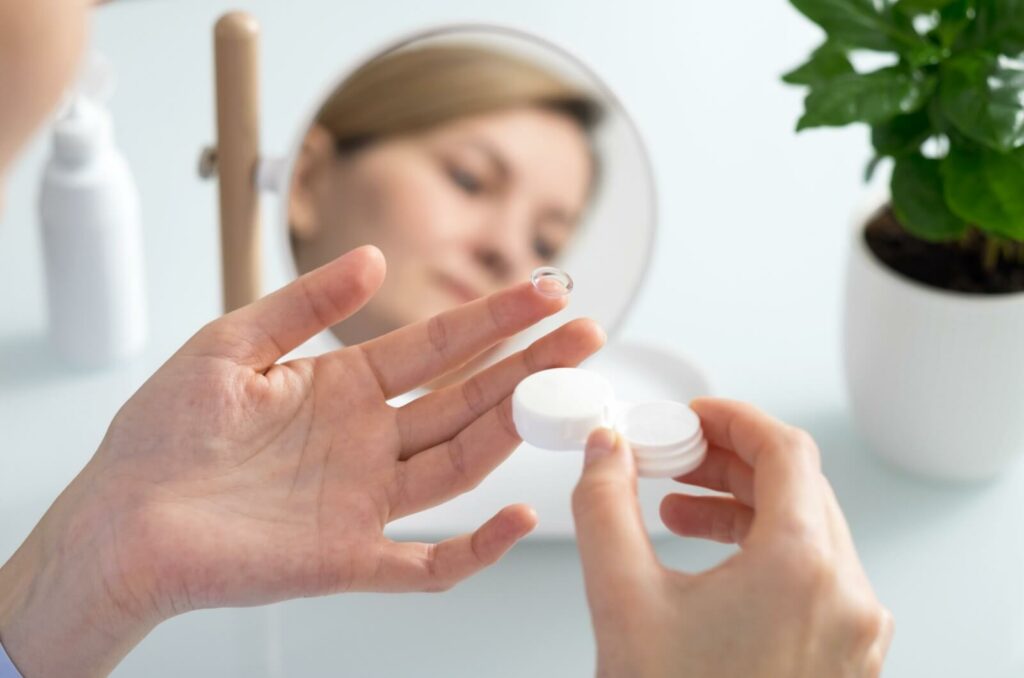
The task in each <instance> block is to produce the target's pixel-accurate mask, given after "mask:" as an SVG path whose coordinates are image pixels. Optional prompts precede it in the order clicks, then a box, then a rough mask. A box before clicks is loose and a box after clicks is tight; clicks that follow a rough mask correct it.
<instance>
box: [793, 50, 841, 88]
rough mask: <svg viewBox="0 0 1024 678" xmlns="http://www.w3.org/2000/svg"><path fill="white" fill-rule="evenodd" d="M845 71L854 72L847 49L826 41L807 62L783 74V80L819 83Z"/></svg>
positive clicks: (800, 83) (797, 83)
mask: <svg viewBox="0 0 1024 678" xmlns="http://www.w3.org/2000/svg"><path fill="white" fill-rule="evenodd" d="M844 73H853V65H852V64H851V63H850V59H849V58H848V57H847V56H846V50H844V49H843V48H842V47H839V46H838V45H836V44H835V43H831V42H826V43H825V44H823V45H822V46H821V47H819V48H818V49H816V50H814V53H813V54H811V58H810V59H808V60H807V62H806V63H804V64H803V65H802V66H799V67H798V68H795V69H793V70H792V71H790V72H789V73H786V74H785V75H784V76H782V80H783V81H784V82H788V83H789V84H790V85H817V84H820V83H822V82H824V81H826V80H831V79H832V78H834V77H836V76H837V75H843V74H844Z"/></svg>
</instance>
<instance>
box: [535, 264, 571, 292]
mask: <svg viewBox="0 0 1024 678" xmlns="http://www.w3.org/2000/svg"><path fill="white" fill-rule="evenodd" d="M530 282H532V283H533V286H534V287H535V288H536V289H537V291H538V292H540V293H541V294H543V295H544V296H545V297H551V298H552V299H557V298H559V297H567V296H569V293H570V292H572V278H571V277H570V276H569V274H568V273H566V272H565V271H563V270H562V269H560V268H555V267H554V266H541V267H540V268H538V269H536V270H535V271H534V272H533V273H532V274H530Z"/></svg>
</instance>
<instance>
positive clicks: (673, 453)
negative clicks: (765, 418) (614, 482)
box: [512, 368, 708, 478]
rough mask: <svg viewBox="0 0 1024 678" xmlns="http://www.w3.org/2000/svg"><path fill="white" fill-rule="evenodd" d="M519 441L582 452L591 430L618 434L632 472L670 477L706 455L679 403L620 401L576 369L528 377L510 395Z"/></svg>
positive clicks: (603, 382) (696, 423) (692, 417)
mask: <svg viewBox="0 0 1024 678" xmlns="http://www.w3.org/2000/svg"><path fill="white" fill-rule="evenodd" d="M512 419H513V421H514V422H515V427H516V431H517V432H518V433H519V436H520V437H521V438H522V439H523V440H524V441H525V442H527V443H529V444H530V445H533V446H534V447H539V448H541V449H545V450H558V451H560V450H566V451H571V450H582V449H583V448H584V447H585V446H586V442H587V438H588V437H589V436H590V434H591V432H593V431H594V429H597V428H601V427H606V428H611V429H613V430H615V431H617V432H618V433H619V434H620V435H622V436H623V438H625V440H626V441H627V442H628V443H629V445H630V447H631V448H632V450H633V456H634V458H635V460H636V468H637V473H638V474H639V475H641V476H643V477H646V478H672V477H676V476H681V475H684V474H686V473H688V472H690V471H692V470H693V469H695V468H697V467H698V466H700V464H701V463H702V462H703V461H704V458H705V457H706V456H707V449H708V445H707V441H706V440H705V439H704V434H703V431H702V430H701V426H700V418H699V417H698V416H697V413H696V412H694V411H693V410H692V409H690V408H689V407H688V406H687V405H684V404H683V403H678V402H674V401H669V400H654V401H649V402H640V403H627V402H619V401H617V400H616V398H615V392H614V390H613V388H612V385H611V383H610V382H609V381H608V380H607V379H605V378H604V377H603V376H601V375H600V374H598V373H596V372H592V371H590V370H585V369H581V368H557V369H552V370H544V371H542V372H537V373H536V374H532V375H530V376H529V377H527V378H526V379H524V380H523V381H521V382H520V383H519V385H518V386H517V387H516V390H515V392H514V393H513V395H512Z"/></svg>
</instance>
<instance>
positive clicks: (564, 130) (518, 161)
mask: <svg viewBox="0 0 1024 678" xmlns="http://www.w3.org/2000/svg"><path fill="white" fill-rule="evenodd" d="M430 136H432V137H433V138H434V139H436V140H438V141H446V142H462V143H467V144H471V143H477V144H485V145H487V146H490V147H491V148H492V149H493V150H494V151H496V152H497V153H499V154H500V155H501V157H502V159H503V160H504V161H505V162H506V163H508V165H509V169H510V170H511V172H512V173H513V174H515V176H516V179H517V180H519V181H522V182H523V183H524V184H525V185H528V186H532V187H535V188H544V187H547V191H548V192H550V191H551V190H552V189H558V193H559V194H560V196H561V200H562V201H564V200H566V199H571V200H574V201H580V202H581V201H582V200H583V199H585V196H586V193H587V189H588V186H589V182H590V178H591V174H592V170H593V168H592V158H591V151H590V143H589V140H588V137H587V133H586V132H585V131H584V130H583V129H582V128H581V127H580V125H579V124H578V123H576V122H575V121H574V120H573V119H572V118H570V117H569V116H568V115H565V114H563V113H559V112H557V111H549V110H545V109H542V108H537V107H522V108H512V109H508V110H504V111H498V112H494V113H487V114H483V115H476V116H471V117H466V118H462V119H459V120H455V121H453V122H450V123H447V124H445V125H442V126H439V127H437V128H435V130H433V131H432V132H431V134H430Z"/></svg>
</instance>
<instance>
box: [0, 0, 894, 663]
mask: <svg viewBox="0 0 1024 678" xmlns="http://www.w3.org/2000/svg"><path fill="white" fill-rule="evenodd" d="M85 12H86V6H85V4H84V3H83V2H82V0H31V1H24V0H0V92H2V93H3V94H4V96H3V99H0V174H2V173H3V172H2V170H3V169H5V168H6V167H7V164H8V163H9V162H10V161H11V160H12V159H13V154H14V152H15V151H16V150H17V149H18V148H20V147H21V145H22V144H23V143H24V142H25V139H26V137H27V136H28V134H29V133H30V132H31V131H32V130H33V129H34V128H35V127H36V126H37V125H38V124H39V123H40V121H41V120H42V118H43V116H44V115H45V113H46V111H47V110H48V109H49V108H50V107H52V106H54V105H55V104H56V99H57V96H58V95H59V93H60V91H61V88H62V87H63V86H64V85H65V83H66V82H67V80H68V78H69V77H70V76H71V74H72V72H73V68H74V61H75V58H76V56H77V53H78V51H79V48H80V46H81V36H82V33H83V25H84V21H85V16H84V15H85ZM383 277H384V262H383V258H382V257H381V255H380V252H379V251H378V250H376V249H374V248H367V247H364V248H360V249H356V250H353V251H351V252H349V253H347V254H345V255H344V256H342V257H340V258H338V259H335V260H333V261H331V262H329V263H327V264H326V265H325V266H323V267H320V268H318V269H316V270H314V271H311V272H310V273H308V274H306V275H304V276H302V277H301V278H299V279H298V280H296V281H295V282H294V283H292V284H290V285H288V286H287V287H284V288H282V289H281V290H279V291H277V292H275V293H274V294H271V295H269V296H267V297H265V298H263V299H261V300H259V301H257V302H256V303H254V304H252V305H250V306H247V307H244V308H242V309H239V310H238V311H235V312H233V313H231V314H229V315H227V316H225V317H223V318H221V319H219V320H216V321H214V322H212V323H210V324H209V325H208V326H206V327H204V328H203V329H201V330H200V331H199V332H198V333H197V334H196V335H195V336H193V337H192V338H191V339H190V340H189V341H188V342H187V343H186V344H185V345H184V346H183V347H182V348H181V349H180V350H179V351H178V352H177V353H176V354H175V355H174V356H172V357H171V358H170V359H169V360H168V362H167V363H166V364H165V365H164V366H163V367H161V368H160V370H158V371H157V373H156V374H154V375H153V377H152V378H151V379H150V380H149V381H147V382H146V384H144V385H143V386H142V388H140V389H139V391H138V392H137V393H136V394H135V395H134V396H132V398H131V399H130V400H129V401H128V402H127V403H126V404H125V405H124V407H123V408H122V409H121V410H120V412H118V414H117V416H116V417H115V419H114V421H113V422H112V423H111V425H110V428H109V429H108V431H107V434H106V436H105V437H104V439H103V441H102V443H101V444H100V447H99V449H98V450H97V452H96V454H95V456H94V457H93V458H92V460H91V461H90V462H89V463H88V465H87V466H86V467H85V468H84V469H83V470H82V472H81V473H80V474H79V475H78V476H77V477H76V478H75V479H74V480H73V481H72V482H71V484H70V485H69V486H68V487H67V488H66V489H65V490H64V492H63V493H61V495H60V496H59V497H58V498H57V500H56V501H55V502H54V504H53V506H52V507H51V508H50V510H49V511H47V513H46V515H45V516H44V517H43V518H42V519H41V520H40V522H39V523H38V525H37V526H36V528H35V529H34V530H33V531H32V533H31V534H30V535H29V536H28V537H27V539H26V540H25V543H24V544H23V545H22V546H21V548H19V549H18V551H17V552H16V553H15V554H14V555H13V556H12V557H11V559H10V560H9V561H8V562H7V563H6V564H5V565H4V566H3V568H0V644H2V646H3V647H4V648H6V651H7V654H9V655H10V660H11V661H7V660H6V658H7V655H5V654H3V653H0V675H3V676H5V678H6V676H10V675H17V671H19V670H20V672H21V673H22V674H24V675H25V676H28V677H29V678H34V677H36V676H93V675H102V674H105V673H107V672H109V671H110V670H111V669H112V668H113V667H114V666H115V665H116V664H117V662H118V661H119V660H120V659H121V658H122V657H123V656H124V655H125V654H126V653H127V652H129V651H130V650H131V648H132V647H133V646H134V645H135V644H137V643H138V642H139V641H140V640H141V639H142V638H143V637H144V636H145V635H146V633H148V632H149V630H151V629H152V628H153V627H154V626H156V625H157V624H159V623H160V622H162V621H163V620H165V619H168V618H169V617H171V616H174V615H177V614H181V613H184V612H188V611H190V610H194V609H198V608H202V607H214V606H229V605H230V606H238V605H257V604H261V603H267V602H271V601H275V600H283V599H286V598H292V597H297V596H310V595H322V594H328V593H339V592H343V591H355V590H363V591H367V590H372V591H411V590H416V591H422V590H441V589H444V588H447V587H449V586H452V585H454V584H456V583H457V582H459V581H461V580H462V579H464V578H466V577H468V576H470V575H471V574H473V573H474V572H477V571H479V570H480V569H481V568H483V567H486V566H487V565H490V564H491V563H493V562H495V561H496V560H497V559H498V558H500V557H501V555H502V554H503V553H504V552H505V551H506V550H507V549H509V548H510V547H511V546H512V545H513V544H514V543H515V542H516V541H517V540H518V539H519V538H521V537H522V536H523V535H524V534H526V533H527V532H529V530H530V529H531V528H532V527H533V525H534V523H535V517H534V516H533V514H532V512H531V511H530V510H529V509H528V508H526V507H523V506H511V507H508V508H506V509H504V510H503V511H501V512H499V513H498V514H497V515H496V516H495V517H494V518H492V519H491V520H490V521H488V522H487V523H485V524H484V525H483V526H482V527H481V528H480V529H478V530H477V531H476V532H474V533H473V534H472V535H464V536H461V537H456V538H453V539H451V540H448V541H445V542H442V543H440V544H436V545H434V544H400V543H394V542H391V541H389V540H388V539H386V538H385V537H384V536H383V534H382V529H383V526H384V524H386V523H387V522H388V521H389V520H393V519H396V518H398V517H400V516H402V515H407V514H409V513H412V512H415V511H419V510H422V509H424V508H426V507H429V506H431V505H435V504H437V503H439V502H442V501H444V500H445V499H447V498H449V497H452V496H454V495H455V494H458V493H459V492H462V491H465V490H466V489H468V488H470V487H472V486H473V485H474V484H476V483H478V482H479V481H480V479H482V478H483V477H484V476H485V475H486V474H487V473H488V472H489V471H490V470H491V469H492V468H494V467H495V466H496V465H497V464H499V463H501V461H502V460H503V459H504V458H505V457H506V456H507V455H508V454H510V453H511V451H512V450H513V449H514V448H515V446H516V445H517V444H518V442H519V441H518V438H517V437H516V436H515V434H514V432H513V430H512V429H511V428H510V427H509V426H508V424H507V422H508V421H509V419H510V412H509V399H508V396H509V394H510V392H511V391H512V389H513V388H514V387H515V385H516V384H517V383H518V382H519V381H520V380H521V379H522V378H523V377H525V376H526V375H528V374H529V373H531V372H532V371H534V370H538V369H545V368H547V367H552V366H555V365H572V364H575V363H577V362H579V361H581V360H582V359H583V358H585V357H586V356H588V355H590V354H591V353H593V352H594V351H595V350H597V348H598V347H599V346H600V344H601V341H602V335H601V332H600V330H599V329H598V328H596V327H595V326H594V325H593V323H590V322H588V321H576V322H573V323H570V324H568V325H566V326H564V327H562V328H560V329H559V330H556V331H555V332H553V333H552V334H550V335H548V336H546V337H544V338H542V339H540V340H539V341H538V342H536V343H535V344H534V345H533V346H531V347H530V348H528V349H527V350H526V351H524V352H521V353H518V354H515V355H513V356H511V357H509V358H508V359H506V360H504V361H502V362H500V363H498V364H497V365H494V366H493V367H491V368H488V369H487V370H485V371H483V372H481V373H480V374H479V375H477V376H475V377H474V378H473V379H472V380H470V381H469V382H465V383H461V384H455V385H452V386H448V387H446V388H442V389H439V390H436V391H434V392H432V393H431V394H430V395H428V396H425V397H424V398H421V399H419V400H416V401H414V402H412V403H410V404H408V405H405V406H404V407H401V408H397V409H396V408H392V407H390V406H389V405H388V404H387V402H386V401H387V399H388V398H389V397H390V396H392V395H394V394H396V393H401V392H404V391H406V390H408V389H409V388H411V387H413V386H415V385H416V384H421V383H424V382H426V381H429V380H432V379H434V378H436V377H437V376H438V375H441V374H444V373H445V372H447V371H449V370H451V369H452V368H454V367H455V366H457V365H460V364H462V363H464V362H466V361H467V360H469V359H471V358H472V357H473V356H474V355H478V354H479V353H481V352H482V351H484V350H487V348H488V347H490V346H493V345H494V344H495V343H496V342H498V341H501V340H503V339H504V338H506V337H508V336H510V335H512V334H514V333H516V332H518V331H520V330H522V329H523V328H525V327H527V326H529V325H531V324H533V323H535V322H537V321H539V320H540V319H541V318H543V317H545V316H548V315H551V314H553V313H555V312H557V311H558V310H559V309H561V308H562V307H563V305H564V302H563V301H560V300H556V299H549V298H546V297H543V296H541V295H539V294H537V293H536V292H535V291H534V290H533V288H532V287H531V286H530V285H529V284H520V285H518V286H513V287H511V288H507V289H505V290H502V291H499V292H497V293H495V294H493V295H490V296H489V297H486V298H484V299H479V300H477V301H474V302H470V303H469V304H466V305H464V306H461V307H459V308H456V309H454V310H452V311H448V312H446V313H445V314H443V315H441V316H437V317H435V319H433V320H431V321H425V322H422V323H417V324H414V325H411V326H408V327H405V328H403V329H401V330H398V331H396V332H392V333H390V334H386V335H383V336H381V337H378V338H376V339H373V340H371V341H368V342H364V343H362V344H358V345H354V346H350V347H348V348H345V349H342V350H339V351H335V352H333V353H329V354H325V355H323V356H320V357H318V358H313V359H303V360H296V361H292V362H289V363H280V364H279V363H278V360H279V359H280V358H281V356H282V355H284V354H286V353H287V352H289V351H290V350H291V349H293V348H294V347H295V346H297V345H298V344H300V343H301V342H303V341H304V340H305V339H307V338H308V337H309V336H311V335H313V334H314V333H316V332H319V331H321V330H323V329H325V328H326V327H328V326H333V325H335V324H337V323H338V322H341V321H342V320H344V319H345V318H346V317H349V316H351V315H352V314H353V313H354V312H355V311H356V310H358V309H359V308H360V307H361V306H363V305H364V304H366V303H367V302H368V301H369V300H370V299H371V298H372V297H373V295H374V292H375V291H376V290H377V289H378V288H379V287H380V285H381V282H382V280H383ZM439 338H440V339H439ZM694 408H695V409H696V410H697V412H698V413H699V415H700V417H701V420H702V423H703V426H704V429H705V434H706V436H707V438H708V440H709V441H710V443H711V444H712V447H711V450H710V451H709V456H708V461H707V462H706V463H705V464H704V465H703V466H702V467H701V468H700V469H698V470H697V471H695V472H694V473H693V474H691V475H690V476H687V477H686V478H683V480H686V481H687V482H692V483H695V484H699V485H704V486H706V487H710V488H713V489H718V490H722V491H725V492H727V493H729V496H728V497H690V496H687V495H683V494H673V495H670V496H669V497H667V498H666V500H665V503H664V504H663V507H662V514H663V518H664V520H665V522H666V524H668V525H669V527H671V528H672V529H673V530H674V531H676V532H678V533H680V534H684V535H692V536H701V537H706V538H713V539H718V540H723V541H739V542H741V543H742V545H743V549H742V551H740V552H739V553H738V554H736V555H735V556H733V557H732V558H730V559H729V560H728V561H727V562H725V563H724V564H723V565H721V566H719V567H717V568H715V569H713V570H710V571H708V572H704V573H699V574H692V575H691V574H683V573H679V572H672V571H670V570H667V569H665V568H664V567H662V566H661V565H660V564H659V563H658V562H657V559H656V558H655V556H654V554H653V550H652V549H651V547H650V544H649V542H648V541H647V538H646V535H645V534H644V531H643V527H642V523H641V522H640V516H639V511H638V508H637V504H636V500H635V488H636V477H635V471H634V469H633V465H632V457H631V455H630V454H629V451H628V450H627V449H626V447H625V446H624V445H623V443H622V441H621V440H620V439H618V438H616V437H615V436H614V434H612V433H611V432H609V431H598V432H596V433H595V434H594V435H593V436H592V437H591V440H590V441H589V444H588V448H587V453H586V462H585V466H584V470H583V475H582V478H581V480H580V483H579V485H578V486H577V489H576V492H575V494H574V497H573V506H574V511H575V515H576V521H577V532H578V537H579V545H580V554H581V558H582V561H583V567H584V572H585V578H586V585H587V594H588V599H589V602H590V606H591V611H592V614H593V620H594V631H595V634H596V637H597V648H598V670H599V672H600V673H601V674H602V675H609V676H612V675H614V676H621V675H644V676H656V675H678V674H680V673H682V674H688V675H704V676H708V675H714V676H746V677H751V676H764V677H766V678H767V677H777V676H877V675H878V672H879V670H880V667H881V663H882V659H883V657H884V655H885V652H886V648H887V645H888V642H889V638H890V636H891V633H892V626H891V617H890V616H889V615H888V613H887V612H886V611H885V610H884V608H882V607H881V606H880V605H879V603H878V601H877V600H876V599H875V597H874V593H873V592H872V590H871V586H870V584H869V583H868V582H867V579H866V577H865V576H864V573H863V571H862V569H861V568H860V564H859V562H858V560H857V557H856V553H855V551H854V548H853V544H852V540H851V539H850V535H849V532H848V530H847V529H846V524H845V521H844V520H843V517H842V513H841V512H840V510H839V507H838V504H837V503H836V500H835V496H834V495H833V494H832V491H831V489H830V488H829V485H828V482H827V481H826V480H825V478H824V477H823V476H822V475H821V472H820V466H819V460H818V452H817V449H816V447H815V446H814V443H813V441H811V440H810V438H809V437H808V436H807V435H806V434H804V433H801V432H799V431H796V430H795V429H792V428H791V427H788V426H786V425H784V424H782V423H780V422H777V421H775V420H773V419H771V418H769V417H767V416H766V415H764V414H762V413H760V412H759V411H757V410H755V409H754V408H752V407H750V406H746V405H741V404H739V403H731V402H728V401H721V400H703V401H699V402H697V403H694ZM4 472H15V471H14V470H13V469H11V470H8V469H4ZM15 667H17V668H15Z"/></svg>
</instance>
